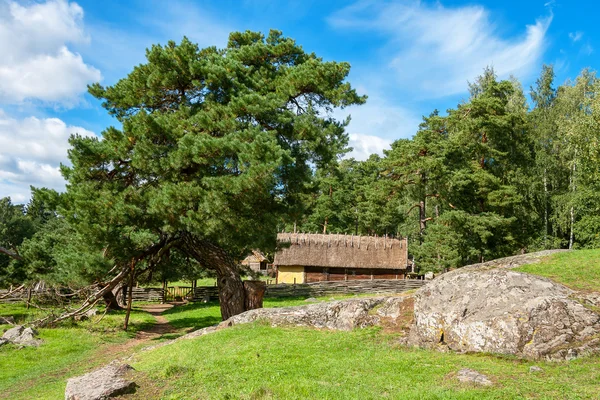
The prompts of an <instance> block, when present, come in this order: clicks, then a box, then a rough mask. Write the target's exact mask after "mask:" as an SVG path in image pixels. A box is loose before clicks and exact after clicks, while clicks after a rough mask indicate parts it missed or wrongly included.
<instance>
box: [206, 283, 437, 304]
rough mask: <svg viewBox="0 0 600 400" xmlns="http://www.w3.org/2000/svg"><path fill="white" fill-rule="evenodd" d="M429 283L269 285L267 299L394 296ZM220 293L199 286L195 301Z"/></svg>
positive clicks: (216, 298) (216, 296) (215, 297)
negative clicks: (364, 295) (358, 295)
mask: <svg viewBox="0 0 600 400" xmlns="http://www.w3.org/2000/svg"><path fill="white" fill-rule="evenodd" d="M427 282H428V281H424V280H419V279H399V280H395V279H377V280H364V281H325V282H314V283H302V284H296V285H290V284H285V283H280V284H277V285H267V291H266V292H265V297H272V298H280V297H320V296H327V295H332V294H365V293H372V294H394V293H402V292H406V291H407V290H412V289H418V288H420V287H421V286H423V285H425V284H426V283H427ZM218 298H219V291H218V289H217V288H216V287H212V286H199V287H197V288H196V290H195V292H194V301H209V300H218Z"/></svg>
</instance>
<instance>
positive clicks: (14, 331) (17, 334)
mask: <svg viewBox="0 0 600 400" xmlns="http://www.w3.org/2000/svg"><path fill="white" fill-rule="evenodd" d="M37 335H38V333H37V331H35V330H34V329H33V328H25V327H24V326H22V325H17V326H15V327H14V328H10V329H9V330H7V331H6V332H4V335H2V341H3V343H2V344H5V343H12V344H15V345H18V346H39V345H40V344H41V343H42V340H41V339H38V338H37Z"/></svg>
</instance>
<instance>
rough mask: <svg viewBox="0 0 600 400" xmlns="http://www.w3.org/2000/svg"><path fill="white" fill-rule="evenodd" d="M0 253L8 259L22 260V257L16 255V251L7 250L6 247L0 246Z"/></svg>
mask: <svg viewBox="0 0 600 400" xmlns="http://www.w3.org/2000/svg"><path fill="white" fill-rule="evenodd" d="M0 253H2V254H6V255H7V256H9V257H10V258H14V259H15V260H22V259H23V257H21V256H20V255H19V253H17V252H16V251H12V250H9V249H7V248H6V247H2V246H0Z"/></svg>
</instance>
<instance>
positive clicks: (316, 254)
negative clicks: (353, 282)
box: [273, 233, 408, 269]
mask: <svg viewBox="0 0 600 400" xmlns="http://www.w3.org/2000/svg"><path fill="white" fill-rule="evenodd" d="M277 241H278V242H279V243H280V248H279V250H278V251H277V253H275V261H274V262H273V264H274V265H303V266H313V267H329V268H335V267H339V268H382V269H405V268H406V266H407V261H408V251H407V242H406V239H392V238H389V237H373V236H354V235H327V234H323V235H321V234H311V233H308V234H307V233H279V234H277Z"/></svg>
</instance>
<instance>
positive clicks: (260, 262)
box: [241, 250, 268, 274]
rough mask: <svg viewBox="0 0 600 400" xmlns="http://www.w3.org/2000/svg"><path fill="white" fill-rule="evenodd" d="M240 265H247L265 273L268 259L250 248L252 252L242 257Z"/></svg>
mask: <svg viewBox="0 0 600 400" xmlns="http://www.w3.org/2000/svg"><path fill="white" fill-rule="evenodd" d="M241 264H242V265H247V266H248V267H250V269H251V270H253V271H255V272H259V273H261V274H266V273H267V268H268V261H267V258H266V257H265V255H264V254H263V253H261V252H260V251H258V250H252V254H250V255H249V256H248V257H246V258H244V259H243V260H242V262H241Z"/></svg>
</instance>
